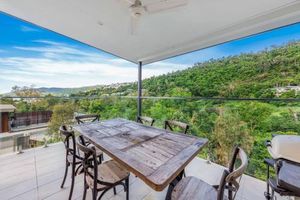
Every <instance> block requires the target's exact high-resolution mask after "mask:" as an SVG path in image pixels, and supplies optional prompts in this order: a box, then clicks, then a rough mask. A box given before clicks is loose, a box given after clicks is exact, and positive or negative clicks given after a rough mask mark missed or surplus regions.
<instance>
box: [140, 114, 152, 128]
mask: <svg viewBox="0 0 300 200" xmlns="http://www.w3.org/2000/svg"><path fill="white" fill-rule="evenodd" d="M136 122H138V123H141V124H148V125H150V126H153V124H154V122H155V119H153V118H151V117H146V116H137V118H136Z"/></svg>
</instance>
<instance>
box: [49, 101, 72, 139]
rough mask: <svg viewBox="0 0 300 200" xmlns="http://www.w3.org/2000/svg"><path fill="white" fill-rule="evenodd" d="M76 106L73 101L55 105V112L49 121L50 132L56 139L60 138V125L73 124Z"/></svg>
mask: <svg viewBox="0 0 300 200" xmlns="http://www.w3.org/2000/svg"><path fill="white" fill-rule="evenodd" d="M74 111H75V107H74V104H72V103H64V104H58V105H55V106H54V108H53V114H52V117H51V120H50V123H49V126H48V127H49V129H48V133H49V135H50V136H52V138H53V139H54V140H57V139H59V138H60V135H59V127H60V126H61V125H71V124H73V118H74Z"/></svg>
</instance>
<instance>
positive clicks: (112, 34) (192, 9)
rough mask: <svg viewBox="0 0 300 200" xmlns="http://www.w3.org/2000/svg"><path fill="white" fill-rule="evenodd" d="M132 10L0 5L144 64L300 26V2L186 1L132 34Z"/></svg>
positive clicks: (78, 2)
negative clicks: (297, 23) (184, 4)
mask: <svg viewBox="0 0 300 200" xmlns="http://www.w3.org/2000/svg"><path fill="white" fill-rule="evenodd" d="M154 1H160V0H142V2H143V4H148V3H151V2H154ZM128 7H129V4H128V2H126V0H0V11H2V12H5V13H7V14H9V15H13V16H16V17H18V18H20V19H23V20H25V21H28V22H31V23H33V24H36V25H39V26H41V27H44V28H47V29H50V30H52V31H55V32H57V33H60V34H62V35H65V36H68V37H70V38H73V39H75V40H78V41H80V42H83V43H86V44H88V45H91V46H93V47H96V48H99V49H101V50H104V51H106V52H109V53H111V54H114V55H116V56H118V57H121V58H124V59H126V60H129V61H132V62H134V63H138V62H139V61H141V62H143V63H144V64H148V63H151V62H155V61H159V60H163V59H166V58H169V57H173V56H176V55H180V54H184V53H188V52H191V51H194V50H198V49H202V48H205V47H209V46H213V45H216V44H220V43H223V42H226V41H230V40H234V39H238V38H241V37H245V36H248V35H252V34H256V33H260V32H263V31H266V30H270V29H274V28H277V27H281V26H285V25H288V24H292V23H296V22H300V1H299V0H188V4H187V5H186V6H183V7H178V8H174V9H170V10H166V11H162V12H157V13H152V14H147V13H145V14H144V15H143V16H142V17H141V19H140V21H139V24H138V26H137V27H138V28H137V31H136V33H135V34H132V33H131V31H130V27H131V25H130V11H129V8H128Z"/></svg>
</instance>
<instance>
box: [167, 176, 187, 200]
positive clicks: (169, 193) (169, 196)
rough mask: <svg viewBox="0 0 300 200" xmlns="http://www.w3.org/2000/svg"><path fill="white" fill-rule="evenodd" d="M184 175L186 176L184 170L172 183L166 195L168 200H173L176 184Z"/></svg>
mask: <svg viewBox="0 0 300 200" xmlns="http://www.w3.org/2000/svg"><path fill="white" fill-rule="evenodd" d="M183 174H184V170H182V171H181V172H180V173H179V174H178V176H177V177H176V178H175V179H174V180H173V181H172V182H171V183H170V185H169V188H168V192H167V195H166V200H171V194H172V191H173V189H174V187H175V186H176V184H177V183H178V182H179V181H180V180H181V179H182V177H183Z"/></svg>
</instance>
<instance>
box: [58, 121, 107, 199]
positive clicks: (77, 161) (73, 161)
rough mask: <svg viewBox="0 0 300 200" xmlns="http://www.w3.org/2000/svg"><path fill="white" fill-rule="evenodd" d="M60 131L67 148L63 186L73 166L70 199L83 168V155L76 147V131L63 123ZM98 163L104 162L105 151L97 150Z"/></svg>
mask: <svg viewBox="0 0 300 200" xmlns="http://www.w3.org/2000/svg"><path fill="white" fill-rule="evenodd" d="M59 132H60V134H61V136H62V138H63V143H64V145H65V149H66V167H65V174H64V178H63V181H62V183H61V186H60V187H61V188H63V187H64V184H65V181H66V178H67V174H68V169H69V167H71V168H72V172H71V188H70V193H69V200H71V198H72V194H73V189H74V182H75V176H76V175H77V174H78V173H79V172H80V170H82V167H83V166H82V160H83V157H82V156H81V155H80V152H79V151H78V150H77V149H76V141H75V133H74V131H73V130H71V128H67V126H65V125H63V126H61V127H60V129H59ZM97 158H98V163H99V164H101V163H102V158H103V153H102V152H101V151H100V152H97Z"/></svg>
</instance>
